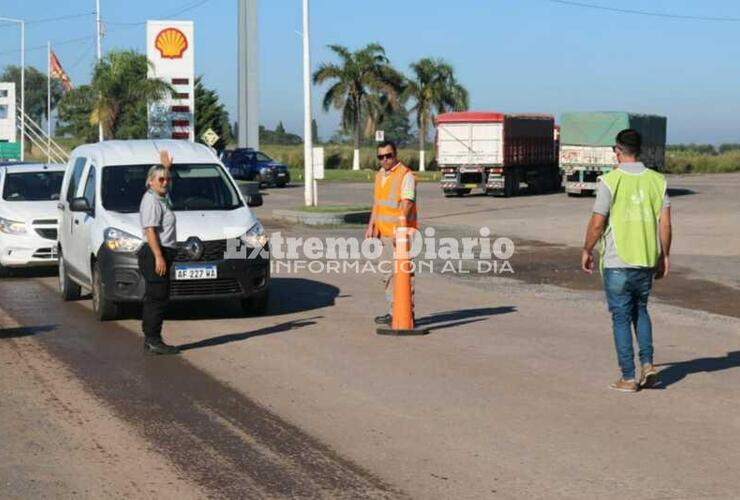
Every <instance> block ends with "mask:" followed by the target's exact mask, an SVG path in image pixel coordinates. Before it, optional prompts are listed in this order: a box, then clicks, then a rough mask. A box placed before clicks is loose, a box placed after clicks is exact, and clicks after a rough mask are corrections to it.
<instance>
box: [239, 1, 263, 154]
mask: <svg viewBox="0 0 740 500" xmlns="http://www.w3.org/2000/svg"><path fill="white" fill-rule="evenodd" d="M257 1H258V0H238V2H239V12H238V18H239V21H238V30H239V47H238V58H239V61H238V74H239V85H238V122H239V133H238V138H237V139H238V145H239V147H240V148H246V147H250V148H254V149H259V109H258V105H259V99H258V98H259V94H258V92H257V82H258V78H257V72H258V64H257V63H258V61H257V58H258V52H257Z"/></svg>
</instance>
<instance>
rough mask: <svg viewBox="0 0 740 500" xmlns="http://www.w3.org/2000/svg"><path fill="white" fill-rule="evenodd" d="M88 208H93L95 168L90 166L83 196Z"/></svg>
mask: <svg viewBox="0 0 740 500" xmlns="http://www.w3.org/2000/svg"><path fill="white" fill-rule="evenodd" d="M83 196H84V198H85V199H86V200H87V203H88V205H90V207H92V208H95V166H94V165H90V171H89V172H88V174H87V183H86V184H85V194H84V195H83Z"/></svg>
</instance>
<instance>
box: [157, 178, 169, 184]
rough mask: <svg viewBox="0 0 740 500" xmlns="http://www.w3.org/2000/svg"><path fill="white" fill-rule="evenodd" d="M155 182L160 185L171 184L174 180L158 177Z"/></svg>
mask: <svg viewBox="0 0 740 500" xmlns="http://www.w3.org/2000/svg"><path fill="white" fill-rule="evenodd" d="M155 180H156V181H157V182H159V183H160V184H163V183H164V182H170V181H171V180H172V178H171V177H157V178H156V179H155Z"/></svg>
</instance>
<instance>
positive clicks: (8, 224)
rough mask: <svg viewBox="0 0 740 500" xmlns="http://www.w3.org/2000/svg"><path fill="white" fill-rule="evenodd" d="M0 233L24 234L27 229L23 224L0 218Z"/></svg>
mask: <svg viewBox="0 0 740 500" xmlns="http://www.w3.org/2000/svg"><path fill="white" fill-rule="evenodd" d="M0 231H2V232H3V233H5V234H26V232H27V231H28V229H27V228H26V223H25V222H19V221H15V220H10V219H6V218H4V217H0Z"/></svg>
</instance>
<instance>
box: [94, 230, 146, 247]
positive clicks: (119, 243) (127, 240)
mask: <svg viewBox="0 0 740 500" xmlns="http://www.w3.org/2000/svg"><path fill="white" fill-rule="evenodd" d="M103 234H104V237H105V246H106V247H108V249H109V250H112V251H113V252H135V251H137V250H138V249H139V248H140V247H141V245H143V244H144V241H143V240H142V239H141V238H138V237H136V236H134V235H132V234H129V233H127V232H126V231H121V230H120V229H116V228H114V227H109V228H106V230H105V231H104V233H103Z"/></svg>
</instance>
